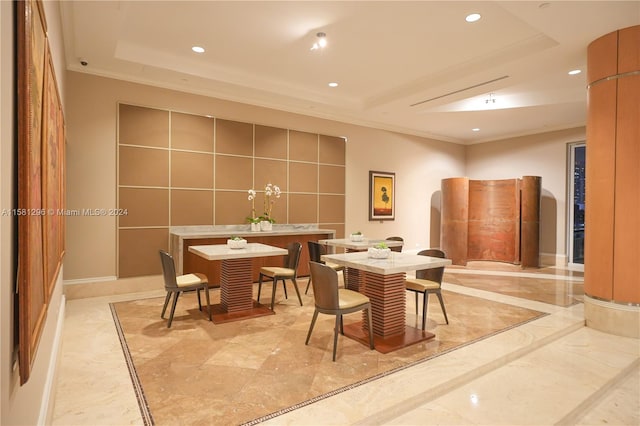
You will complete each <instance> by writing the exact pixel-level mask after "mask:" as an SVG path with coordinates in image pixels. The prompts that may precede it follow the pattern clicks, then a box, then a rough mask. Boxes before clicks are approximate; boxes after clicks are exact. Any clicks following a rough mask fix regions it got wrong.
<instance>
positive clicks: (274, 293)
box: [271, 277, 278, 311]
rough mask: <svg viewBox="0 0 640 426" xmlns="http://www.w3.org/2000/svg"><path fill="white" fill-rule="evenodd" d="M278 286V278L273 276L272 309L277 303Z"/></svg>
mask: <svg viewBox="0 0 640 426" xmlns="http://www.w3.org/2000/svg"><path fill="white" fill-rule="evenodd" d="M276 287H278V279H277V278H276V277H273V287H271V310H272V311H273V306H274V305H275V303H276Z"/></svg>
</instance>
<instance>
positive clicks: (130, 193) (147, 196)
mask: <svg viewBox="0 0 640 426" xmlns="http://www.w3.org/2000/svg"><path fill="white" fill-rule="evenodd" d="M119 196H120V199H119V200H118V205H119V206H120V207H119V208H121V209H126V210H127V214H125V215H122V216H119V220H120V223H119V226H121V227H123V228H127V227H136V226H169V208H168V206H169V190H168V189H156V188H120V193H119Z"/></svg>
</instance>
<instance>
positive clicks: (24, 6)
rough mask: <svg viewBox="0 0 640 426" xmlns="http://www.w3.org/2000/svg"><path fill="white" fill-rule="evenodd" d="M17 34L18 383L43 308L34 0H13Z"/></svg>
mask: <svg viewBox="0 0 640 426" xmlns="http://www.w3.org/2000/svg"><path fill="white" fill-rule="evenodd" d="M16 5H17V6H16V7H17V11H18V16H17V22H16V24H17V29H18V33H17V40H18V46H17V51H18V67H17V75H16V78H17V88H18V97H17V99H18V117H17V119H18V187H17V191H18V208H17V209H16V210H15V215H16V216H17V219H18V274H17V283H16V284H17V285H16V287H17V289H16V290H17V298H18V309H17V311H18V312H17V320H18V326H17V329H18V333H17V336H18V342H17V345H18V354H19V371H20V384H21V385H22V384H24V383H26V382H27V380H28V379H29V376H30V373H31V367H32V364H33V360H34V359H35V354H36V350H37V348H38V343H39V342H40V335H41V333H42V328H43V326H44V319H45V317H46V314H47V303H48V296H49V292H48V288H47V283H46V281H45V266H44V265H45V258H44V256H45V253H44V244H43V239H44V226H45V224H44V214H45V210H44V204H43V194H42V178H43V174H42V161H43V144H42V140H43V138H42V130H43V107H44V102H45V101H44V98H45V95H44V93H45V87H44V79H45V77H44V75H45V64H46V63H47V61H48V59H47V49H46V45H47V38H46V33H47V24H46V20H45V16H44V9H43V4H42V2H41V1H40V0H25V1H19V2H16Z"/></svg>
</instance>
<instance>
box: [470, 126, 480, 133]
mask: <svg viewBox="0 0 640 426" xmlns="http://www.w3.org/2000/svg"><path fill="white" fill-rule="evenodd" d="M471 131H472V132H479V131H480V128H478V127H474V128H473V129H471Z"/></svg>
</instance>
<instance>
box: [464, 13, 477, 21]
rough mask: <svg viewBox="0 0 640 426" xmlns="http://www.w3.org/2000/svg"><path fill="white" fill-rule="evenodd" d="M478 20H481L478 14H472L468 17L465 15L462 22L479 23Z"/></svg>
mask: <svg viewBox="0 0 640 426" xmlns="http://www.w3.org/2000/svg"><path fill="white" fill-rule="evenodd" d="M480 18H481V16H480V14H479V13H472V14H470V15H467V17H466V18H464V20H465V21H467V22H476V21H479V20H480Z"/></svg>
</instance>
